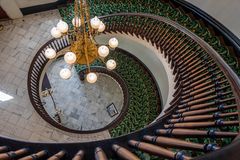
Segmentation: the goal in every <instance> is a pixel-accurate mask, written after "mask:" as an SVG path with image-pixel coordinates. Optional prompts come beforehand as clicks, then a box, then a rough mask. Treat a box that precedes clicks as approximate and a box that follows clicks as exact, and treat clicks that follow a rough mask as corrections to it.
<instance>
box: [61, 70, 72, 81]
mask: <svg viewBox="0 0 240 160" xmlns="http://www.w3.org/2000/svg"><path fill="white" fill-rule="evenodd" d="M71 76H72V73H71V71H70V69H68V68H64V69H61V71H60V77H61V78H62V79H69V78H70V77H71Z"/></svg>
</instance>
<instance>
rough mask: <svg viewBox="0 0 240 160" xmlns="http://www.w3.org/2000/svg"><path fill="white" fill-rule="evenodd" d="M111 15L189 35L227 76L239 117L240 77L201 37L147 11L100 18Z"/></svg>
mask: <svg viewBox="0 0 240 160" xmlns="http://www.w3.org/2000/svg"><path fill="white" fill-rule="evenodd" d="M112 16H140V17H147V18H151V19H155V20H158V21H161V22H164V23H167V24H169V25H171V26H173V27H175V28H176V29H178V30H180V31H181V32H183V33H185V34H186V35H188V36H189V37H191V38H192V39H193V40H194V41H195V42H197V43H198V44H199V45H200V46H201V47H202V48H203V49H204V50H205V51H206V52H207V53H208V54H209V55H210V56H211V57H212V58H213V59H214V60H215V62H217V64H218V66H219V67H220V68H221V70H222V71H223V72H224V74H225V76H226V77H227V79H228V81H229V82H230V83H231V88H232V90H233V92H234V95H235V97H236V101H237V105H238V110H239V117H240V79H239V77H238V76H237V75H236V73H235V72H234V71H233V70H232V69H231V68H230V67H229V65H228V64H227V63H226V62H225V61H224V60H223V58H222V57H221V56H220V55H219V54H218V53H217V52H216V51H215V50H214V49H213V48H212V47H211V46H210V45H209V44H208V43H206V42H205V41H204V40H203V39H201V38H200V37H198V36H197V35H195V34H194V33H192V32H191V31H189V30H188V29H186V28H185V27H183V26H182V25H180V24H178V23H177V22H174V21H172V20H170V19H167V18H165V17H161V16H156V15H152V14H147V13H116V14H111V15H106V16H102V17H101V18H103V19H104V18H108V17H112Z"/></svg>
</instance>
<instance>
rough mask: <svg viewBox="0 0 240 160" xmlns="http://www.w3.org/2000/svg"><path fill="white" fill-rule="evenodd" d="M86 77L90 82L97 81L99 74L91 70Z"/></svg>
mask: <svg viewBox="0 0 240 160" xmlns="http://www.w3.org/2000/svg"><path fill="white" fill-rule="evenodd" d="M86 79H87V82H88V83H95V82H96V81H97V75H96V74H95V73H92V72H90V73H88V74H87V77H86Z"/></svg>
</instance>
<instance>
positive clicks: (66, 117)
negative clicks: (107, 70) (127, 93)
mask: <svg viewBox="0 0 240 160" xmlns="http://www.w3.org/2000/svg"><path fill="white" fill-rule="evenodd" d="M65 66H66V63H65V61H64V60H63V58H59V59H58V60H56V61H54V62H53V63H52V64H50V65H49V67H48V68H47V76H48V79H49V82H50V84H51V90H52V97H53V100H52V98H51V97H50V96H46V97H43V98H42V100H43V101H44V102H45V103H46V104H45V105H44V106H45V109H46V110H47V112H48V113H49V115H51V116H52V117H53V115H54V114H55V113H56V110H55V109H54V105H53V104H54V103H53V101H54V102H55V104H56V107H57V109H58V110H61V111H62V113H61V114H60V115H61V116H60V117H61V121H62V122H61V124H62V125H63V126H65V127H68V128H71V129H76V130H81V131H89V130H96V129H100V128H103V127H105V126H107V125H108V124H109V123H111V122H112V121H113V120H114V119H116V118H117V116H118V114H117V115H115V116H114V117H110V115H109V114H108V112H107V106H109V105H110V104H112V103H113V104H114V105H115V107H116V109H117V111H118V113H120V112H121V110H122V107H123V92H122V89H121V87H120V85H119V84H118V83H117V82H116V81H115V80H114V79H113V78H111V77H110V76H108V75H105V74H98V80H97V82H96V83H94V84H89V83H87V82H86V81H80V79H79V76H78V74H77V72H76V71H75V68H73V69H72V77H71V78H70V79H68V80H63V79H61V78H60V76H59V72H60V70H61V69H62V68H65Z"/></svg>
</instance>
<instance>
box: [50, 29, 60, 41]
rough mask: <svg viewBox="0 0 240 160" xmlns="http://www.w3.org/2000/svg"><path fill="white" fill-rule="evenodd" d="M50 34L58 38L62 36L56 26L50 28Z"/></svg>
mask: <svg viewBox="0 0 240 160" xmlns="http://www.w3.org/2000/svg"><path fill="white" fill-rule="evenodd" d="M51 35H52V36H53V37H54V38H60V37H61V36H62V33H61V32H60V30H58V29H57V28H56V27H53V28H52V30H51Z"/></svg>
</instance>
